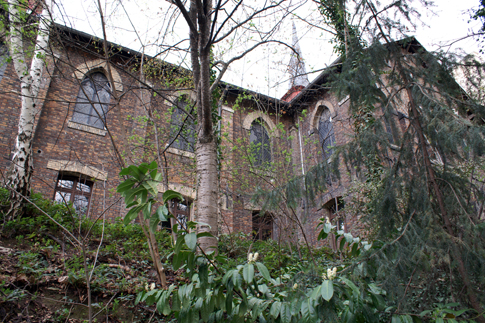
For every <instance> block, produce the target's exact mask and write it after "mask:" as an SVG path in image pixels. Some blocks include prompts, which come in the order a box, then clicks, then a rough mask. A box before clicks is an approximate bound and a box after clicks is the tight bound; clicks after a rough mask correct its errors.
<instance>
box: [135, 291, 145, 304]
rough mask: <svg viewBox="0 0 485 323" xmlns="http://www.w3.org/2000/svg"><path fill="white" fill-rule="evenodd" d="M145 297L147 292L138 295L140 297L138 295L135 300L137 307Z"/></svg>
mask: <svg viewBox="0 0 485 323" xmlns="http://www.w3.org/2000/svg"><path fill="white" fill-rule="evenodd" d="M144 296H145V291H141V292H139V293H138V295H136V299H135V305H137V304H138V303H140V301H141V299H142V298H143V297H144Z"/></svg>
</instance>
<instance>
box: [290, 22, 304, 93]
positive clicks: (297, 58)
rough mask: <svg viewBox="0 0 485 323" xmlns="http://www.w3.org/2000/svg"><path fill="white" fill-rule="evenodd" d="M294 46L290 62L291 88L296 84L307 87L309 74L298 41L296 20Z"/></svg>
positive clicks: (293, 33)
mask: <svg viewBox="0 0 485 323" xmlns="http://www.w3.org/2000/svg"><path fill="white" fill-rule="evenodd" d="M292 37H293V42H292V44H291V45H292V47H293V51H292V53H291V59H290V64H289V66H288V70H289V72H290V89H292V88H293V87H296V86H303V87H306V86H307V85H308V83H309V82H308V76H307V74H306V68H305V63H304V62H303V57H302V55H301V48H300V42H299V41H298V36H297V34H296V26H295V22H293V30H292Z"/></svg>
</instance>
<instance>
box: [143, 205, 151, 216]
mask: <svg viewBox="0 0 485 323" xmlns="http://www.w3.org/2000/svg"><path fill="white" fill-rule="evenodd" d="M151 214H152V202H151V201H148V202H147V203H146V204H145V206H144V207H143V217H144V218H145V219H149V218H150V215H151Z"/></svg>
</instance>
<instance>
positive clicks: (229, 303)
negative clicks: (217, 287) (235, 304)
mask: <svg viewBox="0 0 485 323" xmlns="http://www.w3.org/2000/svg"><path fill="white" fill-rule="evenodd" d="M226 312H227V313H231V312H232V290H230V291H229V290H228V291H227V294H226Z"/></svg>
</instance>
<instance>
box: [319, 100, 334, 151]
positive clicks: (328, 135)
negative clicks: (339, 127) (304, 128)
mask: <svg viewBox="0 0 485 323" xmlns="http://www.w3.org/2000/svg"><path fill="white" fill-rule="evenodd" d="M318 134H319V136H320V144H321V145H322V151H323V159H324V160H327V159H328V158H329V157H330V156H331V155H332V153H333V148H332V147H333V146H335V133H334V132H333V124H332V116H331V115H330V110H329V109H328V108H326V107H324V108H323V111H322V114H321V115H320V118H319V120H318Z"/></svg>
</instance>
